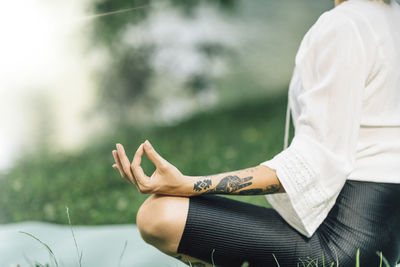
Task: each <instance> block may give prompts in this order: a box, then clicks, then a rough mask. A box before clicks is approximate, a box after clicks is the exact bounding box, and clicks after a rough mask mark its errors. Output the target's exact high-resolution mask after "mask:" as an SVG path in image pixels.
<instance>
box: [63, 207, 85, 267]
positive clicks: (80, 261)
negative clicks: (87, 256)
mask: <svg viewBox="0 0 400 267" xmlns="http://www.w3.org/2000/svg"><path fill="white" fill-rule="evenodd" d="M65 209H66V210H67V217H68V224H69V226H70V228H71V233H72V237H73V239H74V243H75V248H76V252H77V254H78V264H79V267H82V256H83V253H82V252H81V253H79V247H78V243H77V242H76V238H75V234H74V229H73V228H72V223H71V218H70V217H69V209H68V207H67V206H65Z"/></svg>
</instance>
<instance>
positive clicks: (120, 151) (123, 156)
mask: <svg viewBox="0 0 400 267" xmlns="http://www.w3.org/2000/svg"><path fill="white" fill-rule="evenodd" d="M117 152H118V157H119V160H120V162H121V165H122V168H123V170H124V172H125V173H126V175H127V176H128V177H129V180H131V181H132V182H133V181H134V180H135V178H134V176H133V173H132V170H131V164H130V161H129V159H128V157H127V156H126V153H125V149H124V147H123V146H122V145H121V144H117Z"/></svg>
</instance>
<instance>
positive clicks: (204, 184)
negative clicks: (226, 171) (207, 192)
mask: <svg viewBox="0 0 400 267" xmlns="http://www.w3.org/2000/svg"><path fill="white" fill-rule="evenodd" d="M210 186H211V180H210V179H204V180H202V181H197V182H196V183H195V184H194V186H193V190H194V191H201V190H203V189H208V188H209V187H210Z"/></svg>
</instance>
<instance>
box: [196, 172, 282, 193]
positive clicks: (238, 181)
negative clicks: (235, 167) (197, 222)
mask: <svg viewBox="0 0 400 267" xmlns="http://www.w3.org/2000/svg"><path fill="white" fill-rule="evenodd" d="M252 179H253V176H249V177H245V178H239V177H238V176H236V175H229V176H226V177H224V178H222V179H221V181H220V182H219V183H218V184H217V185H216V186H215V187H214V188H211V189H208V188H210V186H211V185H212V181H211V179H203V180H200V181H197V182H196V183H195V184H194V186H193V190H194V191H197V192H200V191H203V190H205V191H204V193H203V194H237V195H264V194H272V193H276V192H278V191H279V190H280V187H279V185H277V184H271V185H268V186H267V187H266V188H265V189H262V188H251V189H244V190H241V191H239V190H240V189H243V188H245V187H248V186H250V185H252V182H251V180H252ZM207 189H208V190H207Z"/></svg>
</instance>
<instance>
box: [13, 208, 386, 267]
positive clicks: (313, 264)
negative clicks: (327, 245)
mask: <svg viewBox="0 0 400 267" xmlns="http://www.w3.org/2000/svg"><path fill="white" fill-rule="evenodd" d="M66 213H67V218H68V224H69V226H70V228H71V235H72V238H73V240H74V245H75V248H76V252H77V256H78V266H79V267H82V256H83V251H79V247H78V242H77V241H76V237H75V234H74V230H73V226H72V223H71V218H70V214H69V209H68V207H66ZM20 233H22V234H25V235H27V236H29V237H31V238H33V239H35V240H36V241H38V242H39V243H40V244H41V245H42V246H44V247H45V248H46V250H47V251H48V252H49V254H50V257H51V259H52V261H53V262H54V266H55V267H58V266H59V265H58V261H57V258H56V256H55V254H54V252H53V251H52V249H51V248H50V247H49V246H48V245H47V244H46V243H45V242H43V241H42V240H40V239H39V238H38V237H36V236H34V235H33V234H31V233H27V232H23V231H20ZM127 244H128V242H127V241H125V244H124V247H123V249H122V252H121V255H120V257H119V260H118V267H120V266H121V262H122V258H123V256H124V254H125V251H126V248H127ZM214 253H215V249H213V250H212V252H211V257H210V258H211V264H212V266H213V267H216V265H215V262H214ZM376 254H377V256H378V257H379V259H380V264H379V267H383V264H385V267H390V265H389V263H388V261H387V260H386V258H385V257H384V256H383V254H382V252H380V251H377V252H376ZM272 256H273V257H274V260H275V262H276V265H277V266H278V267H280V264H279V261H278V259H277V258H276V256H275V254H274V253H273V254H272ZM336 258H337V257H336ZM299 261H300V262H299V263H297V266H298V267H334V266H335V263H336V266H339V260H338V259H337V260H336V262H331V263H330V264H329V265H326V264H325V261H324V253H323V252H322V265H320V264H319V263H318V259H313V260H307V262H304V261H303V260H301V259H300V258H299ZM31 266H32V265H31ZM33 266H34V267H51V264H49V263H46V264H41V263H38V262H36V263H35V264H34V265H33ZM189 266H192V263H191V262H190V261H189ZM248 266H249V263H248V262H247V261H246V262H244V263H243V264H242V266H241V267H248ZM192 267H193V266H192ZM355 267H361V266H360V249H357V253H356V265H355ZM363 267H364V266H363ZM368 267H369V266H368Z"/></svg>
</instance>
